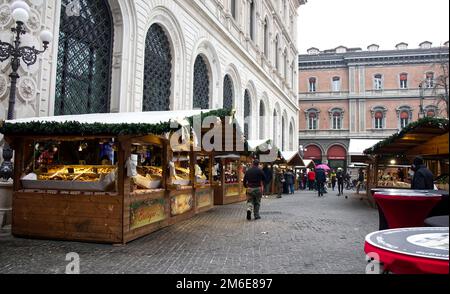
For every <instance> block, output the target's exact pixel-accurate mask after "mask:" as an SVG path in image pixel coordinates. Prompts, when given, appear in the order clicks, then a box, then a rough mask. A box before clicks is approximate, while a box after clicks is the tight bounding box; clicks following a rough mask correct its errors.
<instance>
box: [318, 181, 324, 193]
mask: <svg viewBox="0 0 450 294" xmlns="http://www.w3.org/2000/svg"><path fill="white" fill-rule="evenodd" d="M324 185H325V183H324V182H317V191H318V192H319V196H323V194H324V193H325V186H324Z"/></svg>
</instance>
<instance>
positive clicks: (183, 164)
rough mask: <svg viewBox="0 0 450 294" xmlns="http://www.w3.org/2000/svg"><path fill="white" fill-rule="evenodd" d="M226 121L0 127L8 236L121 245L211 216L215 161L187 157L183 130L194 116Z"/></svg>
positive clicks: (83, 121) (153, 116) (190, 149)
mask: <svg viewBox="0 0 450 294" xmlns="http://www.w3.org/2000/svg"><path fill="white" fill-rule="evenodd" d="M230 115H231V112H230V111H225V110H216V111H207V112H201V111H173V112H147V113H121V114H92V115H79V116H62V117H50V118H34V119H24V120H16V121H8V122H6V123H3V124H2V126H1V127H0V132H1V133H3V134H4V135H5V139H6V140H7V141H8V142H9V143H10V145H11V146H12V147H13V148H14V150H15V161H14V188H13V225H12V232H13V234H14V235H15V236H19V237H36V238H49V239H60V240H70V241H88V242H101V243H113V244H115V243H118V244H125V243H127V242H130V241H132V240H134V239H136V238H139V237H142V236H144V235H147V234H149V233H151V232H153V231H156V230H158V229H160V228H163V227H166V226H168V225H171V224H174V223H177V222H179V221H182V220H185V219H187V218H190V217H192V216H193V215H195V214H196V213H199V212H202V211H205V210H208V209H210V208H211V207H213V199H214V198H213V188H212V184H213V183H212V180H213V176H212V162H213V153H205V152H203V150H199V151H194V147H195V144H194V141H195V140H194V137H195V136H192V133H190V132H189V128H188V126H191V125H192V123H193V119H194V117H202V118H203V117H210V116H216V117H218V118H220V120H221V121H222V122H224V121H225V118H226V117H228V116H230ZM174 122H176V123H178V125H179V127H178V128H175V129H174V128H173V123H174ZM171 124H172V125H171ZM173 134H176V135H178V137H175V138H178V140H175V141H174V140H173V138H174V136H172V135H173Z"/></svg>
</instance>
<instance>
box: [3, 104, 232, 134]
mask: <svg viewBox="0 0 450 294" xmlns="http://www.w3.org/2000/svg"><path fill="white" fill-rule="evenodd" d="M197 115H202V117H208V116H217V117H219V118H221V119H223V118H225V117H228V116H232V115H233V111H230V110H224V109H221V110H183V111H157V112H137V113H107V114H85V115H68V116H54V117H36V118H27V119H18V120H13V121H6V122H2V123H0V133H2V134H4V135H12V136H14V135H16V136H20V135H22V136H23V135H63V136H64V135H85V136H87V135H93V136H95V135H102V134H104V135H106V134H107V135H148V134H154V135H163V134H165V133H168V132H170V131H173V130H174V129H173V128H171V126H170V122H171V121H178V122H181V121H183V120H184V121H185V120H188V121H189V123H191V124H192V122H191V120H192V119H193V117H195V116H197Z"/></svg>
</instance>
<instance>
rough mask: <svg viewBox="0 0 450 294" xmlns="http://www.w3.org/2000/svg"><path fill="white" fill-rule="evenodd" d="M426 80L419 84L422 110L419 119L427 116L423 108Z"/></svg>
mask: <svg viewBox="0 0 450 294" xmlns="http://www.w3.org/2000/svg"><path fill="white" fill-rule="evenodd" d="M423 84H424V82H421V83H420V85H419V91H420V110H419V119H422V118H424V117H425V110H424V108H423V103H424V99H425V87H424V85H423Z"/></svg>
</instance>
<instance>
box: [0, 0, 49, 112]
mask: <svg viewBox="0 0 450 294" xmlns="http://www.w3.org/2000/svg"><path fill="white" fill-rule="evenodd" d="M10 7H11V11H12V13H11V15H12V17H13V19H14V20H15V21H16V27H13V28H12V29H11V31H12V32H13V33H14V41H13V44H10V43H7V42H2V41H1V40H0V62H4V61H6V60H8V59H9V58H11V69H12V73H11V74H10V75H9V77H10V78H11V88H10V95H9V105H8V120H11V119H14V106H15V104H16V88H17V80H18V79H19V78H20V76H19V74H18V73H17V71H18V70H19V67H20V60H21V59H22V61H23V62H24V63H25V64H26V65H27V66H30V65H33V64H35V63H36V61H37V57H38V55H39V54H42V53H44V52H45V51H46V50H47V49H48V45H49V44H50V42H51V41H52V38H53V35H52V33H51V32H50V31H47V30H44V31H42V32H41V35H40V37H41V40H42V43H43V47H44V50H38V49H36V48H35V47H34V46H33V47H29V46H22V47H21V46H20V44H21V40H20V37H21V35H25V34H26V30H25V28H24V26H25V23H26V22H27V21H28V19H29V18H30V6H28V4H27V3H25V2H24V1H22V0H18V1H15V2H13V3H12V4H11V6H10Z"/></svg>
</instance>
